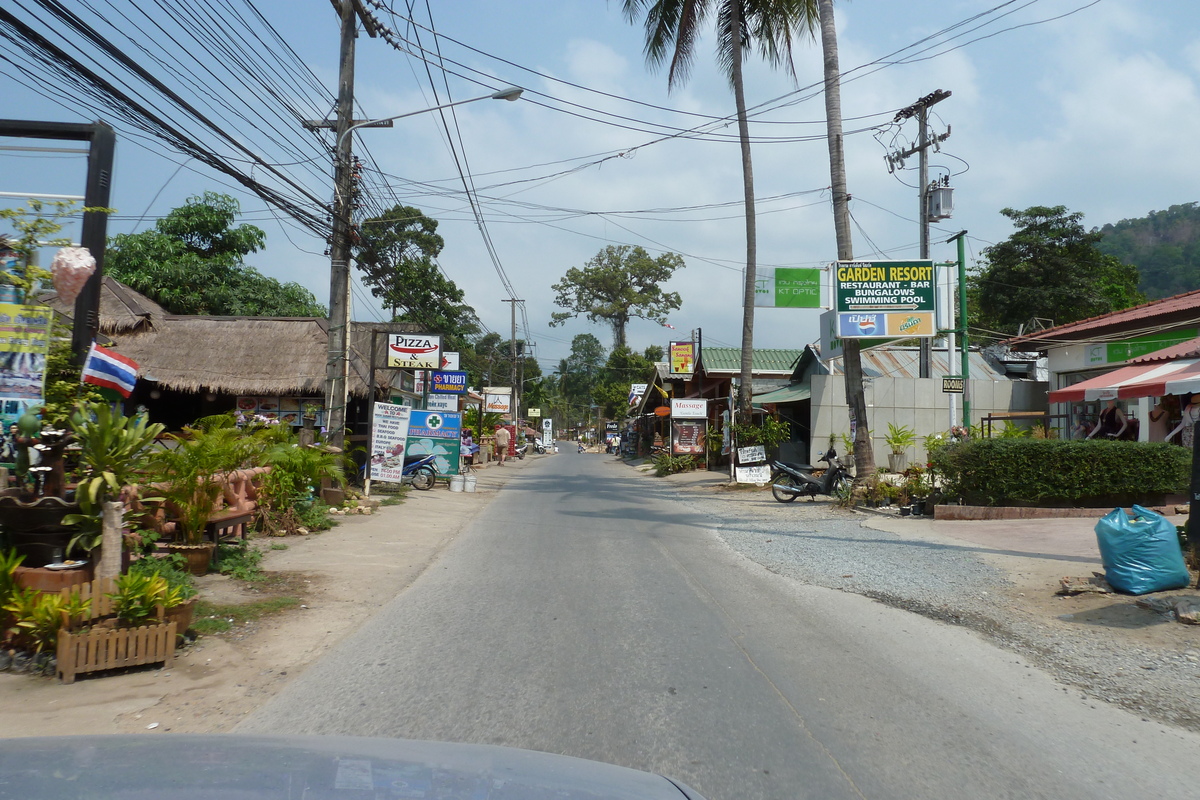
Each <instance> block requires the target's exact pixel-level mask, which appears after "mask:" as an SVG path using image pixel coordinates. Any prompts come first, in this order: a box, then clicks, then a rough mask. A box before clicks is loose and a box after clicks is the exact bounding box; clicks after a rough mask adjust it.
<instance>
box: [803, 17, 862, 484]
mask: <svg viewBox="0 0 1200 800" xmlns="http://www.w3.org/2000/svg"><path fill="white" fill-rule="evenodd" d="M817 4H818V8H819V11H820V15H821V52H822V53H823V54H824V57H825V120H826V123H825V124H826V131H827V133H826V135H827V137H828V140H829V179H830V185H831V190H832V192H833V227H834V232H835V233H836V235H837V250H838V260H839V261H848V260H850V259H853V258H854V244H853V242H852V241H851V240H850V215H849V212H848V210H847V205H848V202H849V200H850V196H849V195H848V194H847V193H846V156H845V151H844V150H843V140H842V89H841V75H840V70H839V68H838V51H837V28H836V26H835V25H834V19H833V0H818V2H817ZM842 367H843V370H842V371H843V372H844V377H845V381H846V383H845V386H846V405H847V406H849V410H850V417H851V419H853V420H854V423H855V435H854V464H855V471H854V474H855V480H856V481H858V482H860V483H861V482H862V481H863V480H864V479H866V478H867V477H869V476H871V475H874V474H875V453H874V451H873V450H872V449H871V431H870V428H869V423H868V420H867V401H866V397H865V395H864V394H863V374H862V356H861V353H860V349H859V343H858V340H857V339H844V340H843V351H842Z"/></svg>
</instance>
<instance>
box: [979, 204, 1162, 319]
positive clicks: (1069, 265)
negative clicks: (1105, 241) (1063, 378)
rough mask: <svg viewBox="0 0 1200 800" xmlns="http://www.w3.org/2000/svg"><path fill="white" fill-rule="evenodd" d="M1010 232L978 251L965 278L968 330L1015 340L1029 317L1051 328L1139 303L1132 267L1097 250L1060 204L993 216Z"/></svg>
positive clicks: (1077, 217) (1077, 218)
mask: <svg viewBox="0 0 1200 800" xmlns="http://www.w3.org/2000/svg"><path fill="white" fill-rule="evenodd" d="M1000 213H1001V214H1003V215H1004V216H1006V217H1008V218H1009V219H1010V220H1012V222H1013V225H1015V226H1016V228H1017V230H1016V232H1015V233H1013V234H1012V236H1010V237H1009V238H1008V239H1006V240H1005V241H1003V242H1000V243H999V244H996V245H993V246H991V247H989V248H987V249H986V250H984V251H983V264H982V267H981V268H980V269H979V270H978V272H977V273H976V274H975V275H973V276H972V279H971V282H972V284H973V286H972V295H973V297H974V299H975V301H976V302H975V303H974V304H973V305H974V310H975V314H974V319H973V321H972V324H973V326H976V327H982V328H984V329H985V330H991V331H996V332H998V333H1001V334H1015V333H1016V332H1017V330H1018V329H1019V328H1020V326H1021V324H1022V323H1025V322H1028V321H1029V320H1030V319H1032V318H1035V317H1036V318H1041V319H1049V320H1053V322H1054V324H1055V325H1061V324H1064V323H1067V322H1075V321H1077V320H1080V319H1085V318H1087V317H1093V316H1097V315H1099V314H1107V313H1108V312H1110V311H1116V310H1119V309H1122V308H1128V307H1130V306H1132V305H1136V304H1137V303H1140V302H1142V301H1143V300H1144V297H1143V296H1142V295H1141V293H1140V292H1138V290H1137V285H1138V271H1137V267H1134V266H1131V265H1129V264H1123V263H1121V261H1120V260H1118V259H1116V258H1114V257H1113V256H1107V255H1105V254H1104V253H1102V252H1100V250H1099V249H1098V247H1097V243H1098V242H1099V241H1100V239H1101V238H1102V237H1101V234H1099V233H1096V232H1092V233H1088V232H1087V231H1086V230H1085V229H1084V227H1083V225H1082V223H1081V220H1082V219H1083V214H1080V213H1071V212H1068V211H1067V209H1066V207H1064V206H1052V207H1047V206H1033V207H1031V208H1027V209H1025V210H1024V211H1016V210H1014V209H1011V208H1006V209H1004V210H1002V211H1001V212H1000Z"/></svg>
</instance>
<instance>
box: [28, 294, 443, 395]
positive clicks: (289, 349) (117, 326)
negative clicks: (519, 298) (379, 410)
mask: <svg viewBox="0 0 1200 800" xmlns="http://www.w3.org/2000/svg"><path fill="white" fill-rule="evenodd" d="M43 302H45V303H47V304H48V305H50V306H51V307H52V308H54V310H55V311H56V312H58V313H60V314H64V315H66V316H68V317H69V316H70V315H71V313H72V312H73V311H74V307H73V306H70V307H69V306H67V304H65V303H62V302H60V301H59V300H58V298H57V296H56V295H50V296H48V297H45V298H43ZM373 331H378V332H381V334H382V333H387V332H391V333H415V332H419V331H420V326H418V325H415V324H409V323H364V322H352V323H351V324H350V368H349V377H348V379H347V381H346V386H347V389H348V390H349V392H350V395H351V396H352V397H362V398H365V397H367V396H368V395H369V392H368V391H367V385H368V383H369V380H370V369H371V359H370V358H368V355H369V353H370V350H371V342H372V332H373ZM100 332H101V333H103V334H104V335H106V336H108V337H109V338H110V339H112V340H113V342H114V347H115V348H116V349H117V350H118V352H120V353H121V354H123V355H126V356H129V357H130V358H132V359H133V360H134V361H136V362H137V363H138V377H139V378H140V379H141V380H143V381H150V382H154V383H156V384H157V385H158V386H159V387H160V388H162V389H166V390H171V391H174V392H182V393H201V392H204V393H209V394H226V395H259V396H283V395H297V396H308V397H321V396H323V395H324V394H325V375H326V364H327V363H328V361H327V360H328V358H329V321H328V320H327V319H321V318H316V317H214V316H187V315H179V314H168V313H167V312H166V311H165V310H163V308H162V306H160V305H158V304H157V303H155V302H154V301H153V300H151V299H150V298H148V297H146V296H145V295H142V294H139V293H138V292H135V291H134V290H133V289H130V288H129V287H128V286H125V285H124V284H123V283H121V282H120V281H117V280H115V279H114V278H110V277H107V276H105V277H104V279H103V283H102V286H101V294H100ZM376 339H377V341H376V343H375V347H376V359H375V363H376V364H381V363H384V356H383V352H384V349H385V347H386V345H387V341H386V337H384V336H383V335H379V336H378V337H376ZM390 379H391V375H390V374H389V373H388V372H386V371H382V370H380V371H379V373H378V375H377V376H376V386H377V387H378V388H381V389H383V388H386V387H387V386H388V385H389V383H390Z"/></svg>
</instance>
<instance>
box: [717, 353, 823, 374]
mask: <svg viewBox="0 0 1200 800" xmlns="http://www.w3.org/2000/svg"><path fill="white" fill-rule="evenodd" d="M803 352H804V351H803V350H771V349H758V348H756V349H755V350H754V355H753V356H752V358H751V361H750V364H751V370H752V371H753V372H754V374H755V375H763V374H768V373H772V372H775V373H779V374H781V375H791V374H792V367H793V366H795V364H796V359H798V358H799V357H800V354H801V353H803ZM700 358H701V361H702V362H703V363H704V369H705V371H706V372H710V373H711V372H729V373H737V372H741V370H742V351H741V349H740V348H737V347H705V348H704V350H703V352H702V354H701V357H700Z"/></svg>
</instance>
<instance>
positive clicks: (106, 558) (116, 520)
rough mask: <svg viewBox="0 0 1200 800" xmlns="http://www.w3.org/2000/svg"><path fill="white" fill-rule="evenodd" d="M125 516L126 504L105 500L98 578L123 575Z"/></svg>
mask: <svg viewBox="0 0 1200 800" xmlns="http://www.w3.org/2000/svg"><path fill="white" fill-rule="evenodd" d="M124 514H125V504H124V503H122V502H120V501H119V500H117V501H114V500H105V501H104V504H103V506H101V512H100V563H99V564H97V565H96V577H97V578H115V577H117V576H118V575H120V574H121V548H122V546H123V544H124V543H123V542H122V541H121V540H122V538H123V536H122V533H123V531H124V528H125V524H124Z"/></svg>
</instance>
